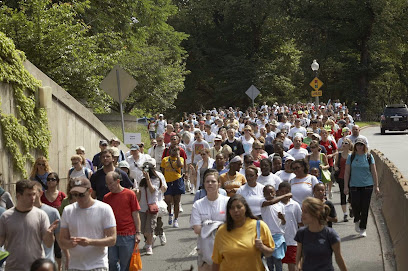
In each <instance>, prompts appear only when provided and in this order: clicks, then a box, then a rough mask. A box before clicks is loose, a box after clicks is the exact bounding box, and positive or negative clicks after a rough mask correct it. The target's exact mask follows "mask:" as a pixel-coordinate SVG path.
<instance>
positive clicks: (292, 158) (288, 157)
mask: <svg viewBox="0 0 408 271" xmlns="http://www.w3.org/2000/svg"><path fill="white" fill-rule="evenodd" d="M288 160H291V161H295V160H296V159H295V157H293V156H291V155H290V156H286V158H285V161H288Z"/></svg>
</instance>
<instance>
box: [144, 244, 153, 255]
mask: <svg viewBox="0 0 408 271" xmlns="http://www.w3.org/2000/svg"><path fill="white" fill-rule="evenodd" d="M146 255H153V248H152V247H151V246H148V247H147V248H146Z"/></svg>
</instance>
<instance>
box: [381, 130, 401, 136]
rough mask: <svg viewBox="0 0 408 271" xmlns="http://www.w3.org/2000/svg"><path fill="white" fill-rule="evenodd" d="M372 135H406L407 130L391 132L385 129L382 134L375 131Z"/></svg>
mask: <svg viewBox="0 0 408 271" xmlns="http://www.w3.org/2000/svg"><path fill="white" fill-rule="evenodd" d="M373 135H374V136H387V135H390V136H397V135H408V132H393V131H389V132H388V131H387V132H385V134H384V135H382V134H381V133H375V134H373Z"/></svg>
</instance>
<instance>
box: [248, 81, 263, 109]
mask: <svg viewBox="0 0 408 271" xmlns="http://www.w3.org/2000/svg"><path fill="white" fill-rule="evenodd" d="M260 93H261V92H259V90H258V89H257V88H256V87H255V86H254V85H251V86H250V87H249V88H248V90H247V91H246V92H245V94H246V95H248V96H249V98H251V100H252V106H254V100H255V98H256V97H257V96H258V95H259V94H260Z"/></svg>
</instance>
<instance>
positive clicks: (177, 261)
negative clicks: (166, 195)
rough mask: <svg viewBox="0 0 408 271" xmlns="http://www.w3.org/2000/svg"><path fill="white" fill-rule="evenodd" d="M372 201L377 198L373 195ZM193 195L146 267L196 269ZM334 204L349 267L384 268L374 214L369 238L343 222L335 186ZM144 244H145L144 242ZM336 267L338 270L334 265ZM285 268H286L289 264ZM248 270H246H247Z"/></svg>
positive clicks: (363, 269) (144, 257) (163, 270)
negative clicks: (177, 224) (190, 226)
mask: <svg viewBox="0 0 408 271" xmlns="http://www.w3.org/2000/svg"><path fill="white" fill-rule="evenodd" d="M373 200H375V199H374V198H373ZM192 201H193V196H192V195H189V194H188V195H183V196H182V202H183V208H184V213H182V214H181V217H180V218H179V224H180V228H178V229H175V228H172V227H170V226H168V225H167V217H166V218H165V220H164V222H165V224H166V226H165V229H164V231H165V232H166V235H167V240H168V242H167V244H166V245H165V246H160V242H159V240H156V243H155V246H154V248H153V253H154V254H153V255H151V256H147V255H144V251H142V252H141V254H142V262H143V270H147V271H179V270H190V267H191V266H193V267H194V270H197V262H196V257H197V254H196V251H195V247H196V237H195V234H194V232H193V230H192V229H190V228H189V215H190V213H191V207H192ZM332 201H333V203H334V205H335V207H336V211H337V214H338V218H339V221H341V222H339V223H335V224H334V226H333V228H334V229H335V230H336V231H337V233H338V234H339V236H340V238H341V240H342V241H341V242H342V243H341V250H342V254H343V258H344V260H345V262H346V265H347V267H348V270H359V271H383V270H384V269H383V260H382V253H381V247H380V240H379V236H378V232H377V228H376V226H375V224H374V220H373V216H372V214H371V213H370V215H369V218H368V224H367V237H366V238H359V237H357V234H356V233H355V231H354V223H353V221H352V220H349V221H348V222H342V221H343V213H342V211H341V207H340V195H339V191H338V186H336V187H334V196H333V200H332ZM141 246H143V244H141ZM333 264H334V266H335V270H339V269H338V267H337V265H336V264H335V260H334V257H333ZM284 270H287V267H286V265H285V266H284ZM245 271H246V270H245Z"/></svg>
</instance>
